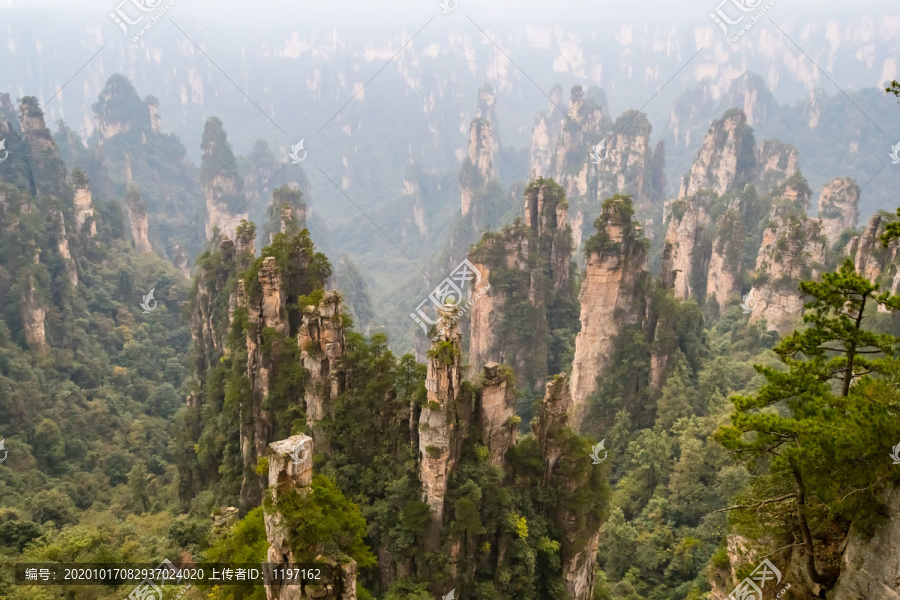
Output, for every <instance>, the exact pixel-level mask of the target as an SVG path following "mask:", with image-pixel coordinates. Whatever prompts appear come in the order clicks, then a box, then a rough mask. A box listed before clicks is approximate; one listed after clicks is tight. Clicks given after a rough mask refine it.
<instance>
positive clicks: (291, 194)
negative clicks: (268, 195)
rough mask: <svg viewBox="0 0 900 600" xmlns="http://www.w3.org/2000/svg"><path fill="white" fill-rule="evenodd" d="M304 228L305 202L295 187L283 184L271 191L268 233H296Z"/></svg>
mask: <svg viewBox="0 0 900 600" xmlns="http://www.w3.org/2000/svg"><path fill="white" fill-rule="evenodd" d="M302 229H306V202H304V201H303V194H302V193H301V192H300V190H299V189H297V188H296V187H291V186H288V185H283V186H281V187H280V188H278V189H276V190H275V191H274V192H273V193H272V204H270V205H269V233H270V234H274V233H284V234H287V235H296V234H297V233H299V232H300V231H301V230H302Z"/></svg>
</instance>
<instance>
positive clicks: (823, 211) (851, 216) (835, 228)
mask: <svg viewBox="0 0 900 600" xmlns="http://www.w3.org/2000/svg"><path fill="white" fill-rule="evenodd" d="M858 211H859V186H858V185H856V182H855V181H853V180H852V179H850V178H849V177H843V178H841V177H839V178H836V179H832V180H831V181H829V182H828V183H827V184H825V187H823V188H822V194H821V195H820V196H819V219H820V220H821V221H822V229H823V233H824V234H825V237H826V238H828V243H829V244H834V243H835V242H836V241H837V240H838V238H839V237H840V235H841V234H842V233H843V232H844V230H845V229H856V221H857V219H858Z"/></svg>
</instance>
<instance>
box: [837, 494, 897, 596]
mask: <svg viewBox="0 0 900 600" xmlns="http://www.w3.org/2000/svg"><path fill="white" fill-rule="evenodd" d="M883 501H884V504H885V505H886V506H887V514H885V517H887V518H886V519H885V522H886V525H885V526H883V527H879V528H878V529H877V530H876V531H875V534H874V535H873V536H872V537H869V536H867V535H866V534H864V533H863V532H861V531H859V530H858V529H857V528H856V527H853V528H851V530H850V534H849V535H848V536H847V540H846V542H845V544H846V545H845V547H844V552H843V554H842V555H841V575H840V577H838V580H837V584H836V585H835V586H834V589H833V590H832V592H831V595H829V598H831V599H832V600H857V599H859V598H865V599H866V600H898V599H900V589H898V587H897V580H898V578H900V563H898V561H897V557H898V556H900V490H898V489H897V488H890V489H888V490H887V491H886V492H885V493H884V498H883Z"/></svg>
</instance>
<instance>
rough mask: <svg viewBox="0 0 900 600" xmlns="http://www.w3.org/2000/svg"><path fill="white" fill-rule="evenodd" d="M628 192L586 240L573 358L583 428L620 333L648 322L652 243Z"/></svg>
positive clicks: (575, 418) (575, 419) (575, 408)
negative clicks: (590, 400)
mask: <svg viewBox="0 0 900 600" xmlns="http://www.w3.org/2000/svg"><path fill="white" fill-rule="evenodd" d="M633 210H634V209H633V208H632V205H631V200H630V198H628V197H623V196H614V197H613V198H611V199H609V200H607V201H606V202H605V203H604V206H603V214H602V215H601V216H600V218H599V219H597V222H596V227H597V233H596V234H595V235H594V236H593V237H592V238H591V239H589V240H588V241H587V243H586V244H585V253H586V254H587V270H586V272H585V275H584V281H583V282H582V284H581V294H580V296H579V300H580V301H581V331H580V332H579V333H578V337H577V339H576V340H575V359H574V361H573V362H572V383H571V388H572V423H573V426H574V428H575V430H576V431H577V430H579V429H580V427H581V424H582V422H583V420H584V417H585V415H586V413H587V409H588V406H587V400H588V397H589V396H590V394H591V393H592V392H593V391H594V390H595V389H596V385H597V377H598V376H601V375H603V374H605V373H606V371H607V370H608V368H609V365H610V364H611V362H612V360H613V344H614V341H615V337H616V336H617V335H618V334H620V333H621V332H622V331H623V330H624V329H625V328H627V327H629V326H635V325H639V324H641V323H642V321H643V318H644V315H645V312H646V300H647V292H648V284H649V277H650V275H649V272H648V271H647V269H646V260H647V242H646V240H645V239H644V236H643V233H642V230H641V226H640V225H639V224H638V223H637V222H636V221H633V220H632V216H633V214H634V212H633Z"/></svg>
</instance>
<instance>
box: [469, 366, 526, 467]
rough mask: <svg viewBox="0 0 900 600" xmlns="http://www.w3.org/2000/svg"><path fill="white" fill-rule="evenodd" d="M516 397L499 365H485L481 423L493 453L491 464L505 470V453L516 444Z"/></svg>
mask: <svg viewBox="0 0 900 600" xmlns="http://www.w3.org/2000/svg"><path fill="white" fill-rule="evenodd" d="M515 407H516V396H515V390H514V388H513V385H512V383H511V381H510V377H509V373H506V372H504V371H503V369H502V367H501V366H500V365H498V364H497V363H494V362H492V363H488V364H486V365H484V370H483V372H482V380H481V397H480V402H479V405H478V421H479V426H480V428H481V435H482V438H483V439H484V441H485V444H486V445H487V448H488V452H489V453H490V461H491V464H492V465H494V466H495V467H502V466H503V459H504V457H505V456H506V451H507V450H509V448H510V446H512V445H513V444H514V443H515V441H516V431H517V430H518V420H516V419H514V418H513V417H515V414H516V411H515Z"/></svg>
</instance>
